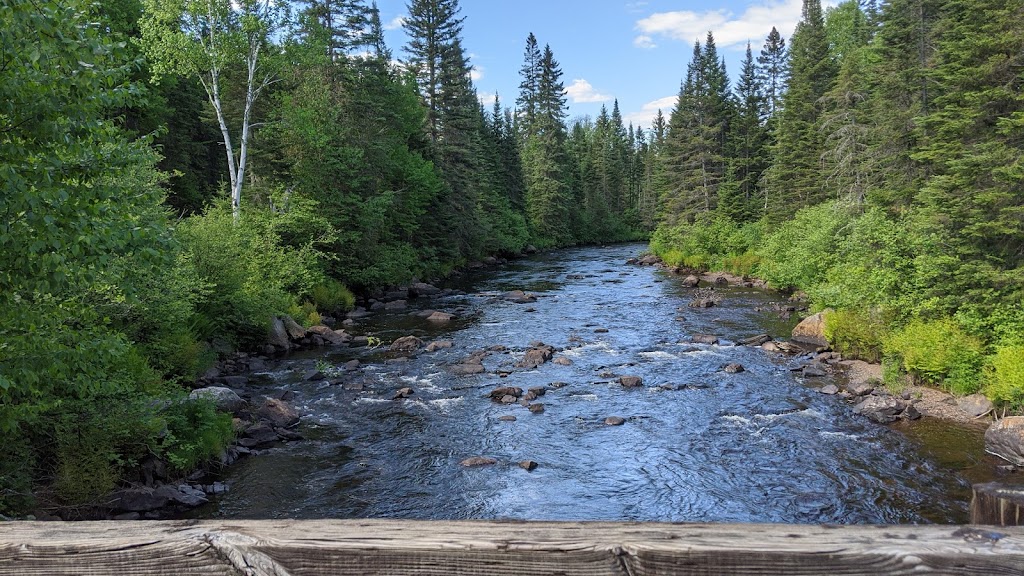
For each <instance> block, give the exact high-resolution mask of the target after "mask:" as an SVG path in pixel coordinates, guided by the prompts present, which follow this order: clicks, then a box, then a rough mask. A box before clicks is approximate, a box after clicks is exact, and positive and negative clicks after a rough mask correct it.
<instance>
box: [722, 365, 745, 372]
mask: <svg viewBox="0 0 1024 576" xmlns="http://www.w3.org/2000/svg"><path fill="white" fill-rule="evenodd" d="M723 370H724V371H725V373H726V374H739V373H740V372H743V371H744V370H745V368H743V365H742V364H726V365H725V368H724V369H723Z"/></svg>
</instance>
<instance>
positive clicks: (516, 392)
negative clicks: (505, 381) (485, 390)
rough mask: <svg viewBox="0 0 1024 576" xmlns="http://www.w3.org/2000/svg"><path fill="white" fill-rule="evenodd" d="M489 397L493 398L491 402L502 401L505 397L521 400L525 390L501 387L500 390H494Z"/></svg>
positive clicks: (514, 387)
mask: <svg viewBox="0 0 1024 576" xmlns="http://www.w3.org/2000/svg"><path fill="white" fill-rule="evenodd" d="M488 395H489V396H490V397H491V400H501V399H502V398H504V397H505V396H512V397H513V398H519V397H520V396H522V395H523V389H522V388H518V387H516V386H500V387H498V388H495V389H494V390H491V392H490V394H488Z"/></svg>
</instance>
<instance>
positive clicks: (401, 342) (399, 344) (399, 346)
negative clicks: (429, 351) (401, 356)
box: [389, 336, 423, 352]
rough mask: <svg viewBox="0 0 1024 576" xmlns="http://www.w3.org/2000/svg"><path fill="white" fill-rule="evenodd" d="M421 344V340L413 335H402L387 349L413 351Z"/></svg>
mask: <svg viewBox="0 0 1024 576" xmlns="http://www.w3.org/2000/svg"><path fill="white" fill-rule="evenodd" d="M422 346H423V340H420V339H419V338H417V337H415V336H402V337H401V338H399V339H397V340H395V341H394V342H392V343H391V346H390V348H389V350H391V351H392V352H415V351H416V350H419V349H420V347H422Z"/></svg>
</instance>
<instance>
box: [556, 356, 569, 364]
mask: <svg viewBox="0 0 1024 576" xmlns="http://www.w3.org/2000/svg"><path fill="white" fill-rule="evenodd" d="M552 362H553V363H555V364H558V365H559V366H572V360H569V359H568V358H566V357H565V356H559V357H558V358H555V359H554V360H552Z"/></svg>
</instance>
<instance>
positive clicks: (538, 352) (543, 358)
mask: <svg viewBox="0 0 1024 576" xmlns="http://www.w3.org/2000/svg"><path fill="white" fill-rule="evenodd" d="M554 353H555V349H554V348H552V347H551V346H545V345H543V344H542V345H540V346H538V347H536V348H531V349H529V350H527V351H526V354H525V355H524V356H523V359H522V360H520V361H519V362H516V368H536V367H537V366H540V365H541V364H543V363H545V362H547V361H548V360H551V357H552V356H553V355H554Z"/></svg>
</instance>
